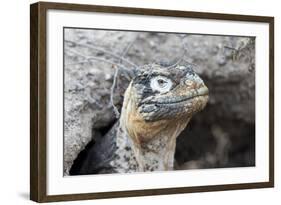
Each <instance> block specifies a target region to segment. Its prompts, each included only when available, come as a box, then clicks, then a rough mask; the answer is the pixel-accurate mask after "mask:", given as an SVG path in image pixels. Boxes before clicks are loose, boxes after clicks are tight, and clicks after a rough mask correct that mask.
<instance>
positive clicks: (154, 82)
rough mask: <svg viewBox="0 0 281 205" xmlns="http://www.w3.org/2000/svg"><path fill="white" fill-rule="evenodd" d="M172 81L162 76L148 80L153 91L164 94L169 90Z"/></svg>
mask: <svg viewBox="0 0 281 205" xmlns="http://www.w3.org/2000/svg"><path fill="white" fill-rule="evenodd" d="M172 85H173V83H172V81H171V80H170V79H168V78H167V77H164V76H156V77H154V78H152V79H151V80H150V87H151V89H152V90H153V91H159V92H160V93H165V92H168V91H170V90H171V88H172Z"/></svg>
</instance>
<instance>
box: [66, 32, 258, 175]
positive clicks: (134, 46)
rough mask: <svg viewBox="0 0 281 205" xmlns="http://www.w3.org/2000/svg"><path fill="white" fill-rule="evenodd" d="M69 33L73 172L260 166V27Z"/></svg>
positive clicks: (68, 114)
mask: <svg viewBox="0 0 281 205" xmlns="http://www.w3.org/2000/svg"><path fill="white" fill-rule="evenodd" d="M63 35H64V175H84V174H112V173H133V172H151V171H174V170H189V169H206V168H228V167H247V166H255V37H249V36H220V35H208V34H205V35H201V34H188V33H163V32H145V31H124V30H123V31H122V30H101V29H94V28H84V29H83V28H64V34H63Z"/></svg>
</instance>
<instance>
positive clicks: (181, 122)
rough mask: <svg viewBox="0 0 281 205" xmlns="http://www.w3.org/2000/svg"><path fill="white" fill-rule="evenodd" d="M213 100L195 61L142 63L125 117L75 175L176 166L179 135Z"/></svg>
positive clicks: (127, 96) (127, 98)
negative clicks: (166, 63) (184, 62)
mask: <svg viewBox="0 0 281 205" xmlns="http://www.w3.org/2000/svg"><path fill="white" fill-rule="evenodd" d="M208 99H209V91H208V88H207V87H206V85H205V84H204V82H203V80H202V79H201V78H200V77H199V76H198V75H197V74H196V73H195V72H194V70H193V66H192V65H190V64H188V65H173V66H166V65H162V64H149V65H145V66H142V67H138V69H136V72H135V75H134V77H133V79H132V80H131V82H130V84H129V86H128V87H127V89H126V91H125V94H124V100H123V106H122V110H121V116H120V119H119V120H118V122H117V123H116V124H115V125H114V126H113V127H112V128H111V130H110V131H109V132H108V133H107V134H106V135H105V136H103V137H101V138H99V140H97V141H96V143H95V144H94V146H93V147H91V148H90V150H89V151H88V154H87V157H86V158H85V160H84V161H83V163H82V166H81V167H80V168H79V170H78V171H77V172H76V173H75V174H78V175H81V174H96V173H128V172H137V171H140V172H143V171H164V170H173V169H174V154H175V148H176V138H177V136H178V135H179V134H180V133H181V132H182V130H183V129H184V128H185V127H186V126H187V124H188V123H189V121H190V119H191V118H192V116H193V115H194V114H195V113H197V112H199V111H201V110H202V109H203V108H204V107H205V106H206V104H207V102H208ZM70 174H73V173H71V171H70Z"/></svg>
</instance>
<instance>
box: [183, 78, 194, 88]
mask: <svg viewBox="0 0 281 205" xmlns="http://www.w3.org/2000/svg"><path fill="white" fill-rule="evenodd" d="M184 84H185V85H187V86H188V87H192V86H193V85H194V82H193V81H191V80H186V81H184Z"/></svg>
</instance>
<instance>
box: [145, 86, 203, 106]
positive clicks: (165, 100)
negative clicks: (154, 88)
mask: <svg viewBox="0 0 281 205" xmlns="http://www.w3.org/2000/svg"><path fill="white" fill-rule="evenodd" d="M208 95H209V90H208V88H207V87H206V86H204V87H201V88H199V89H196V90H195V89H194V90H193V91H191V92H189V93H188V94H186V95H180V96H163V97H159V98H154V99H146V100H144V101H143V102H142V103H141V105H142V104H155V105H165V104H176V103H182V102H186V101H189V100H191V99H194V98H197V97H203V96H208Z"/></svg>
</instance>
